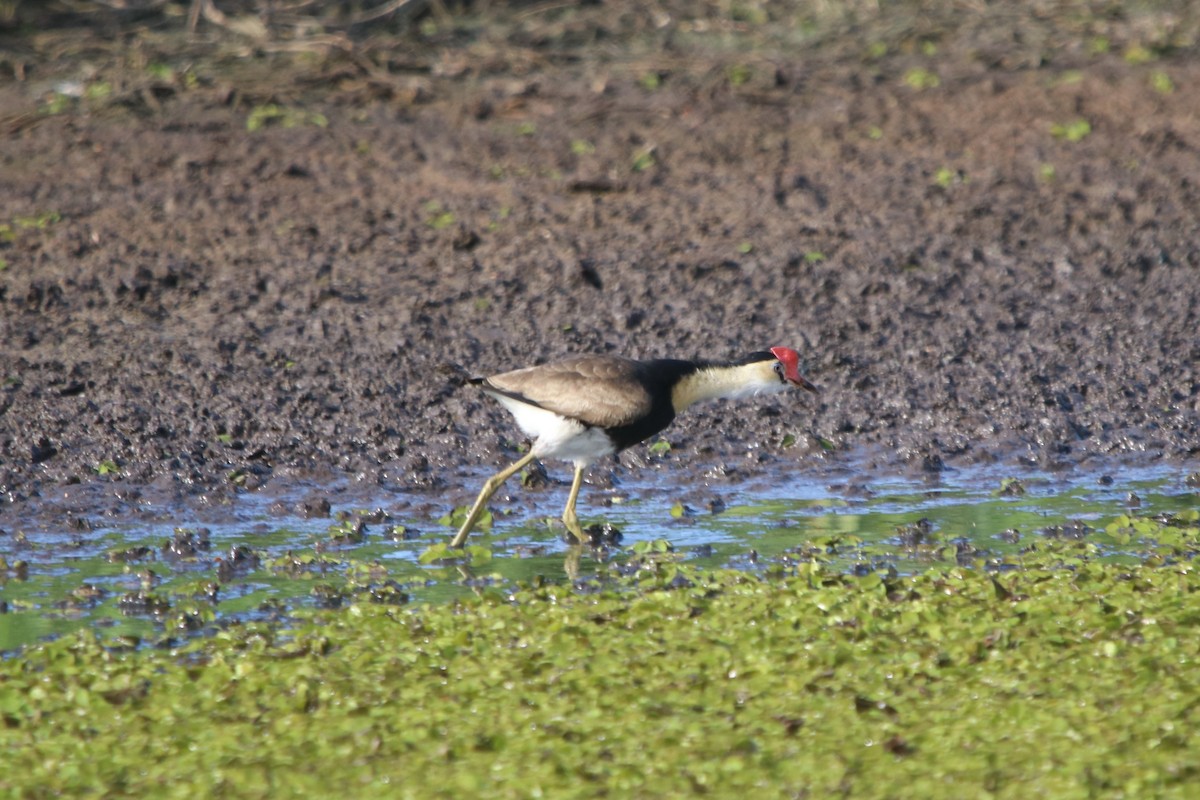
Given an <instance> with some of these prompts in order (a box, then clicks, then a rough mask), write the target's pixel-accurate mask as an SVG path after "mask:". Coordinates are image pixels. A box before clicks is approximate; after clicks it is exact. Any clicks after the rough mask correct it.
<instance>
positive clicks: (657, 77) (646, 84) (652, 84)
mask: <svg viewBox="0 0 1200 800" xmlns="http://www.w3.org/2000/svg"><path fill="white" fill-rule="evenodd" d="M662 82H663V76H662V75H661V74H660V73H658V72H655V71H653V70H652V71H650V72H647V73H644V74H643V75H642V77H640V78H638V86H641V87H642V88H643V89H645V90H646V91H647V92H653V91H655V90H656V89H658V88H659V87H660V86H662Z"/></svg>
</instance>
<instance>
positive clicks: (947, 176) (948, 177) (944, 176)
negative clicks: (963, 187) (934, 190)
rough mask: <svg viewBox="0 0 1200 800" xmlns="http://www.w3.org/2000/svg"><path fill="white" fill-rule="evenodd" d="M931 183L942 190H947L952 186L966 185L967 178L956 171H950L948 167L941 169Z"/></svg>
mask: <svg viewBox="0 0 1200 800" xmlns="http://www.w3.org/2000/svg"><path fill="white" fill-rule="evenodd" d="M933 182H934V183H935V184H937V185H938V186H940V187H941V188H943V189H949V188H950V186H951V185H953V184H956V183H966V182H967V177H966V176H965V175H963V174H962V172H960V171H958V170H955V169H950V168H949V167H941V168H940V169H938V171H937V172H936V173H935V174H934V176H933Z"/></svg>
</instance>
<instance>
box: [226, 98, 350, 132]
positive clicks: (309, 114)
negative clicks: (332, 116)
mask: <svg viewBox="0 0 1200 800" xmlns="http://www.w3.org/2000/svg"><path fill="white" fill-rule="evenodd" d="M268 125H279V126H280V127H283V128H299V127H301V126H305V125H311V126H314V127H317V128H324V127H326V126H328V125H329V120H328V119H327V118H326V117H325V115H324V114H321V113H320V112H317V111H304V110H302V109H295V108H287V107H285V106H279V105H276V104H274V103H268V104H266V105H262V106H255V107H254V108H253V109H251V111H250V115H249V116H248V117H247V118H246V130H248V131H250V132H254V131H257V130H261V129H263V128H265V127H267V126H268Z"/></svg>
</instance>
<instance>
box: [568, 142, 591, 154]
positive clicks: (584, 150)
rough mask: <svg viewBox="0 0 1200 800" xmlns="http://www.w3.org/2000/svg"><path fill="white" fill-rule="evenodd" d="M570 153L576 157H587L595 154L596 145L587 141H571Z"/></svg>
mask: <svg viewBox="0 0 1200 800" xmlns="http://www.w3.org/2000/svg"><path fill="white" fill-rule="evenodd" d="M571 152H572V153H574V154H575V155H577V156H588V155H591V154H592V153H594V152H596V145H594V144H592V143H591V142H589V141H588V140H587V139H572V140H571Z"/></svg>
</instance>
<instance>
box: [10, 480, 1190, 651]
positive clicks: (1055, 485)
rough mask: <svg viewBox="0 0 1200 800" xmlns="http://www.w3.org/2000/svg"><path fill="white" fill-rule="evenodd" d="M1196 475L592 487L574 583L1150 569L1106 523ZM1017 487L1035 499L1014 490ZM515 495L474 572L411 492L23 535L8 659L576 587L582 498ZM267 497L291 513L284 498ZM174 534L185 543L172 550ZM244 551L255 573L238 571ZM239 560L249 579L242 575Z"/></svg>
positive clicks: (562, 489) (484, 541) (1160, 502)
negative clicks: (696, 576) (645, 570)
mask: <svg viewBox="0 0 1200 800" xmlns="http://www.w3.org/2000/svg"><path fill="white" fill-rule="evenodd" d="M1188 473H1189V470H1188V469H1185V468H1183V467H1180V466H1166V465H1161V466H1143V467H1126V468H1123V469H1121V470H1119V471H1114V472H1112V473H1111V474H1110V475H1102V474H1101V473H1099V472H1074V473H1072V474H1051V473H1045V472H1034V471H1026V472H1022V473H1019V474H1018V473H1015V472H1014V471H1013V470H1012V469H1011V468H1002V467H999V466H993V467H974V468H969V469H956V470H945V471H943V472H942V473H939V474H938V475H937V476H936V477H935V478H927V477H923V476H921V477H897V476H895V475H881V476H874V477H871V476H869V475H868V476H867V477H864V473H863V471H862V470H850V469H846V468H844V467H841V468H839V467H834V468H829V469H826V470H825V471H824V472H823V473H822V474H820V475H817V476H814V475H813V474H812V472H811V471H805V470H799V469H797V470H796V471H794V472H790V473H784V474H780V473H776V474H775V475H774V476H772V479H771V480H764V479H761V478H760V479H756V480H736V479H730V478H728V477H720V478H716V479H713V480H712V481H708V482H703V483H701V484H699V485H694V486H684V487H680V486H679V485H678V482H677V481H675V480H672V479H671V478H670V477H669V475H670V474H669V473H667V472H663V473H659V472H657V471H656V470H654V469H646V470H640V471H638V472H636V473H634V476H633V478H632V479H629V478H627V479H625V480H623V481H621V482H620V483H619V484H618V485H617V486H615V487H614V488H611V489H608V490H596V489H587V490H585V492H584V495H583V497H582V498H581V501H580V508H579V512H580V518H581V520H583V522H584V524H585V525H587V524H588V523H591V522H597V521H605V522H608V523H610V524H612V525H614V526H616V527H617V528H618V529H619V530H620V531H621V532H622V534H623V539H622V542H621V546H620V547H616V548H612V549H610V550H608V551H605V552H603V553H596V552H588V553H585V554H584V555H583V556H582V558H581V559H579V562H578V570H577V572H576V571H575V570H574V569H572V570H571V571H572V577H573V578H574V579H575V580H577V581H578V582H579V585H580V586H581V588H586V586H587V585H588V582H589V581H590V580H594V579H595V577H596V576H597V575H598V574H602V573H604V572H606V571H607V570H610V569H612V568H613V567H614V566H615V567H618V568H619V566H620V564H621V563H622V561H623V560H624V559H626V558H628V556H629V554H630V553H631V551H632V550H633V549H634V548H635V547H637V546H638V543H639V542H645V543H649V542H654V541H657V540H666V541H668V542H670V544H671V546H672V547H673V548H674V549H675V550H676V552H677V553H679V555H680V557H681V558H682V559H683V560H684V561H686V562H688V563H691V564H693V565H695V566H698V567H705V568H707V567H723V566H728V567H735V568H741V569H748V570H763V569H768V568H780V567H782V568H784V569H787V568H791V567H793V566H795V565H796V564H798V563H801V562H803V561H806V560H808V559H810V558H812V557H813V556H814V554H819V555H820V557H821V558H822V560H825V561H827V562H829V563H832V564H833V565H834V566H835V567H840V568H843V569H846V570H848V571H856V572H864V571H874V570H892V571H899V572H910V571H917V570H921V569H926V568H929V567H930V566H931V565H937V564H943V565H944V564H947V563H949V564H954V563H959V564H964V565H979V566H982V565H985V564H987V563H988V561H989V560H992V561H993V562H995V561H996V560H998V559H1002V558H1004V557H1005V556H1013V555H1015V554H1018V553H1020V552H1021V551H1022V550H1023V549H1025V548H1029V547H1031V546H1036V543H1037V542H1038V541H1039V540H1044V539H1046V538H1083V539H1085V540H1086V541H1088V542H1089V543H1091V544H1093V545H1094V546H1095V547H1096V548H1098V550H1097V552H1099V553H1100V555H1101V556H1103V557H1106V558H1129V559H1138V558H1145V557H1146V556H1147V554H1149V553H1150V552H1152V547H1151V546H1148V545H1147V544H1145V543H1142V542H1137V541H1132V542H1131V541H1128V540H1120V539H1116V538H1113V537H1111V536H1109V535H1108V534H1107V533H1106V531H1105V530H1104V529H1105V526H1106V525H1108V524H1109V523H1110V522H1112V521H1113V520H1114V519H1115V518H1117V517H1118V516H1119V515H1121V514H1125V513H1130V512H1132V513H1136V514H1138V515H1143V516H1149V515H1154V514H1159V513H1177V512H1180V511H1184V510H1187V509H1195V508H1197V507H1200V496H1198V494H1197V492H1196V490H1195V489H1194V488H1191V487H1189V486H1188V485H1187V482H1186V481H1187V475H1188ZM1013 477H1017V478H1019V480H1020V482H1021V485H1022V486H1023V489H1024V493H1023V494H1018V495H1013V494H1011V493H1010V494H1004V493H1002V491H1001V489H1002V487H1003V486H1004V485H1005V481H1006V480H1007V479H1011V478H1013ZM309 488H311V487H309ZM330 496H331V497H334V496H336V493H331V494H330ZM1133 496H1136V497H1133ZM506 497H507V498H508V499H507V500H504V501H496V502H494V503H492V508H493V509H494V510H495V511H496V520H495V521H494V524H493V525H492V528H491V530H482V531H479V532H477V533H476V534H475V535H474V536H473V537H472V540H471V544H477V545H485V546H486V548H487V549H488V550H490V552H491V558H490V559H488V558H486V556H481V555H477V557H476V561H475V563H474V564H472V565H470V566H469V567H468V566H465V565H453V564H444V563H434V564H429V565H426V564H422V563H420V561H419V559H420V556H421V554H422V553H423V552H424V551H425V550H426V549H427V548H428V547H429V546H430V545H432V544H436V543H439V542H444V541H446V540H447V539H448V538H449V536H450V535H451V533H452V532H453V531H452V529H451V528H450V527H448V526H446V525H439V524H438V523H437V522H436V521H435V520H434V519H431V518H429V517H428V516H422V515H421V513H420V512H417V513H416V514H414V515H413V517H412V518H409V517H408V516H406V512H405V510H398V511H392V512H390V514H389V516H388V518H387V519H386V520H384V519H380V516H381V515H380V514H376V515H375V516H371V515H370V512H367V511H366V510H365V509H366V508H368V507H369V508H380V507H381V508H383V509H394V508H398V509H406V510H408V511H409V512H411V511H412V509H420V508H425V509H428V508H430V507H431V506H430V505H429V498H424V497H423V498H418V499H417V501H415V502H412V499H411V498H405V497H398V496H396V495H394V494H389V495H387V496H383V497H379V498H375V499H377V502H374V503H365V504H363V505H360V506H359V505H348V506H341V505H339V504H337V503H335V504H334V508H333V512H334V514H335V515H337V514H338V513H339V512H340V513H341V514H343V516H344V517H345V518H346V519H344V520H342V521H341V522H339V521H338V520H336V519H300V518H284V519H280V518H279V517H278V516H277V515H272V513H271V512H270V510H269V509H268V505H269V502H268V498H266V497H261V496H258V495H255V494H245V495H241V496H240V497H239V499H238V502H237V504H236V506H235V507H234V508H233V513H232V514H226V515H224V519H223V521H221V522H220V523H219V524H202V523H200V522H198V521H197V517H196V515H195V514H194V513H193V512H181V513H180V514H179V515H178V516H177V517H176V518H174V519H171V521H170V522H169V523H167V524H163V523H162V522H138V523H129V524H118V525H113V526H111V527H107V528H95V529H93V530H91V531H88V532H85V533H76V532H68V531H59V530H39V531H29V532H25V533H23V534H20V535H11V534H10V535H8V536H5V537H2V538H0V556H2V557H3V558H4V559H5V560H6V562H7V566H8V568H7V571H0V575H2V577H0V599H2V600H3V602H4V603H5V604H6V606H7V613H4V614H0V651H12V650H13V649H14V648H17V647H19V646H21V645H23V644H27V643H30V642H34V641H37V640H38V639H41V638H44V637H49V636H56V635H61V634H64V633H68V632H70V631H73V630H75V629H78V628H80V627H93V628H96V629H100V630H103V631H105V632H106V633H107V635H113V636H125V637H130V639H131V641H133V642H135V643H145V642H150V643H153V642H170V641H174V640H177V639H178V638H179V637H182V636H186V635H193V634H195V633H196V632H205V631H212V630H214V629H216V628H219V627H220V626H221V625H222V624H225V623H228V622H231V621H235V620H247V619H263V618H270V617H273V616H279V615H283V614H286V613H287V612H288V610H289V609H290V608H295V607H304V606H312V605H326V606H338V605H342V604H349V603H352V602H359V601H362V600H364V599H371V600H374V601H376V602H444V601H447V600H449V599H451V598H453V597H456V596H462V595H464V594H467V593H470V592H475V591H479V590H480V589H481V588H482V587H489V586H490V587H497V588H499V589H500V590H504V589H506V588H509V587H512V586H515V585H516V583H517V582H521V581H526V582H527V581H531V580H535V579H539V578H545V579H547V580H556V581H561V580H564V579H565V571H566V569H567V566H566V564H567V560H566V558H565V556H566V555H567V554H568V553H569V552H570V550H571V549H570V548H569V547H568V546H567V545H566V544H565V543H564V542H563V541H562V539H561V538H560V537H561V536H562V534H563V530H562V527H561V525H560V524H558V523H557V515H558V513H559V512H560V510H561V504H562V503H563V502H564V501H565V497H566V486H565V485H557V486H553V487H551V488H549V489H542V490H537V491H528V492H526V491H523V490H521V489H520V488H519V487H513V489H512V491H511V492H510V493H509V494H508V495H507V496H506ZM270 499H271V500H274V501H275V502H276V504H278V501H279V495H275V496H274V497H272V498H270ZM285 499H286V498H285ZM432 507H434V508H436V507H437V506H436V505H434V506H432ZM170 516H171V515H167V517H168V518H170ZM359 517H364V518H366V519H367V520H368V521H367V523H366V525H365V530H364V531H363V532H362V533H363V535H362V536H361V537H356V536H354V532H353V528H354V525H353V521H354V520H355V519H357V518H359ZM347 520H348V521H347ZM1064 526H1065V527H1064ZM177 529H181V530H182V531H183V532H184V533H183V534H182V535H181V536H180V537H179V538H180V546H178V547H176V552H172V551H171V548H170V546H169V544H170V542H171V541H172V540H173V539H174V538H175V536H176V530H177ZM234 547H241V548H243V549H242V551H241V558H245V557H247V556H251V557H252V558H253V559H257V561H258V563H254V561H253V560H251V561H246V562H243V563H240V564H238V563H237V558H238V555H237V554H235V553H232V552H231V548H234ZM136 548H146V550H145V551H138V550H136ZM21 561H23V562H25V567H24V568H20V567H19V566H18V562H21ZM222 562H224V564H225V568H228V567H229V566H230V565H235V567H236V568H234V569H232V570H230V571H229V572H228V573H226V572H224V571H223V570H224V569H225V568H223V567H222ZM139 593H140V594H139Z"/></svg>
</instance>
